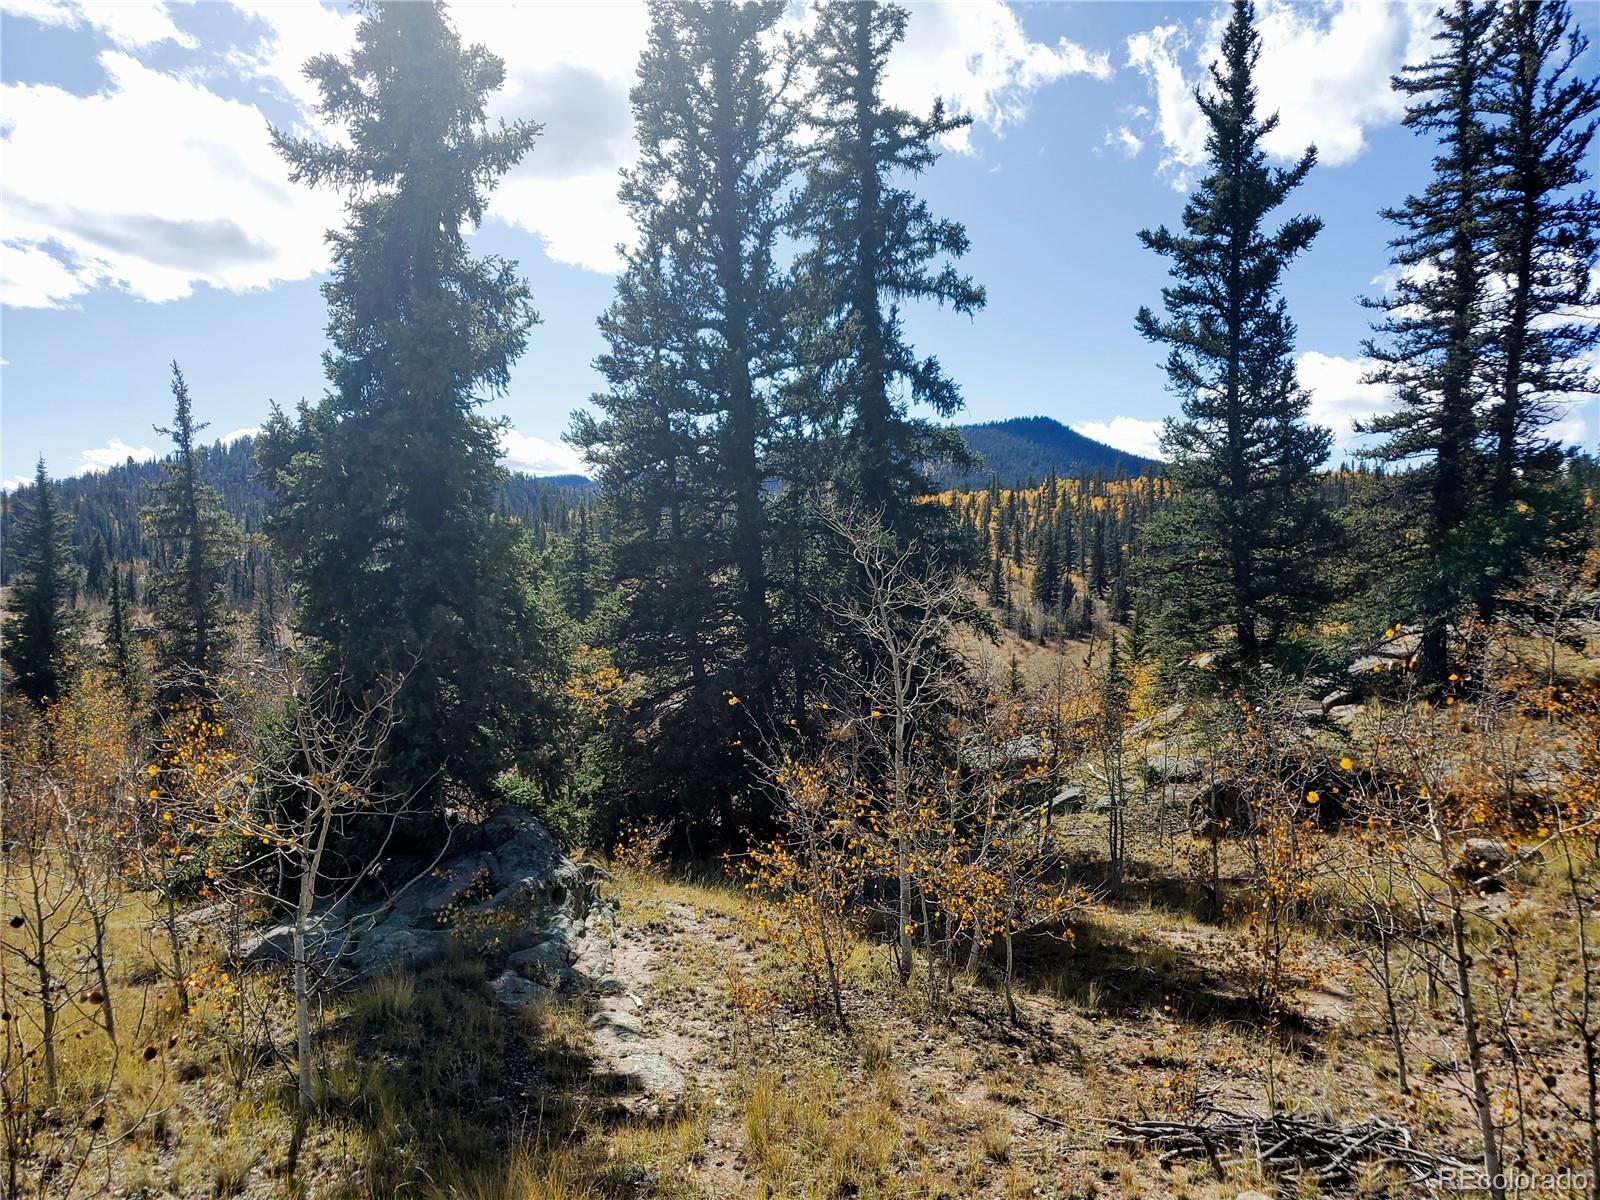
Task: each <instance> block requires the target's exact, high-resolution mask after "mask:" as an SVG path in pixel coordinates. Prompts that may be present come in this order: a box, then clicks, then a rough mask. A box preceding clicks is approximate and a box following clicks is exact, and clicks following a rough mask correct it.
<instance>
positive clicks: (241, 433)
mask: <svg viewBox="0 0 1600 1200" xmlns="http://www.w3.org/2000/svg"><path fill="white" fill-rule="evenodd" d="M260 436H261V426H259V425H245V426H243V427H241V428H239V429H230V430H228V432H227V433H225V434H223V435H222V436H221V437H219V438H218V439H217V441H219V442H221V443H222V444H223V445H224V446H231V445H233V444H234V443H235V442H237V441H238V440H239V439H240V438H253V437H260Z"/></svg>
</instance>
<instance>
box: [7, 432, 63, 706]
mask: <svg viewBox="0 0 1600 1200" xmlns="http://www.w3.org/2000/svg"><path fill="white" fill-rule="evenodd" d="M13 503H14V504H15V510H16V515H15V526H14V530H15V531H14V532H13V534H12V543H11V546H10V547H8V549H9V552H10V557H11V561H12V573H11V585H10V587H11V590H10V594H9V595H8V596H7V597H6V615H5V644H4V646H3V647H0V657H3V658H4V660H5V664H6V667H7V668H8V669H9V671H10V674H11V680H10V682H11V686H12V687H13V688H14V689H15V690H16V691H17V692H19V693H21V694H22V695H23V696H25V697H26V698H27V699H29V700H31V701H32V702H33V703H34V704H40V705H43V704H49V703H52V702H53V701H55V700H58V699H60V697H61V694H62V692H63V691H64V690H65V688H66V686H67V673H68V670H69V669H70V665H71V662H72V659H73V656H74V655H75V654H76V653H77V650H78V644H79V639H80V635H81V633H82V627H83V614H82V613H80V612H75V611H74V610H73V609H72V608H71V606H70V605H69V603H68V598H69V596H70V594H71V591H72V579H73V577H74V576H75V575H76V574H77V568H76V567H75V566H74V565H73V562H72V544H71V540H70V537H71V524H70V519H69V518H68V516H67V514H66V513H64V512H62V511H61V500H60V497H59V495H58V494H57V492H56V485H55V484H54V483H53V482H52V481H51V479H50V476H49V475H47V474H46V473H45V469H44V459H43V458H40V459H39V462H38V465H37V466H36V467H35V468H34V472H33V487H32V488H30V489H28V491H27V499H26V501H24V500H23V499H22V496H21V495H19V496H17V497H16V498H15V499H14V501H13Z"/></svg>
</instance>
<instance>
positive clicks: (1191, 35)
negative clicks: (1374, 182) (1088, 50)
mask: <svg viewBox="0 0 1600 1200" xmlns="http://www.w3.org/2000/svg"><path fill="white" fill-rule="evenodd" d="M1227 18H1228V10H1227V8H1226V7H1218V8H1216V9H1213V10H1211V11H1210V12H1209V13H1208V14H1207V15H1206V16H1205V17H1203V18H1200V19H1198V20H1196V21H1195V22H1193V23H1191V24H1190V25H1188V26H1180V25H1163V26H1158V27H1156V28H1154V29H1150V30H1147V31H1145V32H1143V33H1138V34H1135V35H1133V36H1132V37H1130V38H1129V39H1128V41H1127V53H1128V65H1129V66H1132V67H1134V68H1136V69H1137V70H1139V71H1140V72H1141V73H1142V74H1143V75H1144V76H1145V80H1146V83H1147V85H1148V87H1149V89H1150V94H1151V96H1152V97H1153V98H1154V100H1155V103H1156V108H1157V115H1156V117H1155V119H1154V122H1153V125H1154V132H1156V133H1157V134H1159V136H1160V138H1161V142H1162V147H1163V157H1162V162H1161V170H1162V174H1163V175H1164V176H1166V177H1167V178H1168V179H1170V180H1171V181H1172V183H1173V185H1174V186H1175V187H1179V188H1184V187H1187V186H1189V185H1190V183H1191V182H1192V180H1193V177H1194V171H1195V169H1196V168H1197V167H1198V166H1199V165H1200V164H1201V163H1202V162H1204V161H1205V136H1206V127H1205V122H1204V120H1203V119H1202V118H1201V116H1200V111H1199V108H1198V107H1197V106H1196V104H1195V101H1194V88H1195V85H1196V84H1197V83H1200V82H1201V81H1203V80H1206V74H1205V71H1206V67H1207V66H1208V65H1209V64H1210V63H1211V62H1212V61H1213V60H1214V59H1215V58H1216V57H1217V54H1218V48H1219V44H1220V41H1221V36H1222V30H1223V27H1224V25H1225V24H1226V21H1227ZM1435 26H1436V17H1435V15H1434V6H1433V5H1431V4H1375V3H1368V2H1364V0H1324V2H1322V3H1318V4H1302V3H1295V2H1293V0H1262V3H1261V4H1260V5H1259V6H1258V9H1257V27H1258V29H1259V30H1260V33H1261V44H1262V49H1261V59H1260V62H1259V64H1258V66H1257V69H1256V84H1257V87H1258V88H1259V91H1260V110H1261V112H1262V113H1263V114H1268V113H1272V112H1274V111H1276V112H1277V113H1279V115H1280V118H1281V120H1280V123H1279V125H1278V128H1277V129H1275V130H1274V131H1273V132H1272V133H1271V134H1270V135H1269V136H1268V137H1267V139H1266V141H1265V146H1266V148H1267V151H1268V153H1270V154H1272V155H1274V156H1276V157H1278V158H1280V159H1292V158H1296V157H1298V156H1299V155H1300V153H1301V152H1302V151H1303V150H1304V149H1305V148H1306V146H1307V145H1312V144H1314V145H1315V146H1316V147H1317V150H1318V155H1319V158H1320V161H1321V162H1323V163H1325V164H1327V165H1329V166H1342V165H1344V164H1346V163H1350V162H1353V161H1354V160H1355V159H1356V158H1358V157H1359V156H1360V155H1361V153H1362V151H1363V150H1365V149H1366V144H1367V143H1366V133H1367V131H1368V130H1369V129H1374V128H1381V127H1382V126H1385V125H1389V124H1393V123H1394V122H1396V121H1398V120H1399V119H1400V117H1401V116H1402V115H1403V113H1404V111H1405V105H1404V101H1403V99H1402V97H1400V96H1399V95H1397V94H1396V93H1395V92H1394V91H1393V89H1392V88H1390V86H1389V78H1390V76H1391V75H1393V74H1395V73H1396V72H1397V71H1398V70H1399V68H1400V67H1401V66H1402V65H1403V64H1404V63H1406V62H1414V61H1418V60H1420V59H1421V58H1422V57H1424V56H1425V55H1426V54H1427V53H1428V51H1429V46H1428V42H1429V39H1430V37H1431V36H1432V34H1433V31H1434V29H1435ZM1207 82H1209V81H1207Z"/></svg>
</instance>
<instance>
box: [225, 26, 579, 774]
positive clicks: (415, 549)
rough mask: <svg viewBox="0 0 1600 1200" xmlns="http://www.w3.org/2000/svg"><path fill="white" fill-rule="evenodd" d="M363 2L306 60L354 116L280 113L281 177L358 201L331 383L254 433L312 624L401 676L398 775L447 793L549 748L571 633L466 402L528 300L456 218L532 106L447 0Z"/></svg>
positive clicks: (272, 528)
mask: <svg viewBox="0 0 1600 1200" xmlns="http://www.w3.org/2000/svg"><path fill="white" fill-rule="evenodd" d="M361 11H362V19H361V22H360V24H359V26H358V27H357V30H356V43H355V48H354V50H353V52H352V53H351V55H350V57H349V59H348V60H341V59H340V58H338V57H335V56H333V55H322V56H319V57H317V58H314V59H312V60H311V61H310V63H308V64H307V66H306V74H307V77H308V78H309V79H310V80H311V81H312V82H313V83H315V84H316V85H317V87H318V89H319V91H320V93H321V102H320V106H319V111H320V113H321V115H322V118H323V119H324V120H325V121H326V122H327V123H328V124H329V125H330V126H336V127H339V128H341V129H342V130H343V132H344V135H345V136H344V138H343V139H341V140H339V141H335V142H322V141H317V140H311V139H306V138H301V137H297V136H293V135H291V134H289V133H286V132H284V131H281V130H280V131H275V132H274V135H273V138H274V142H275V144H276V146H277V148H278V151H279V153H280V154H281V155H282V156H283V157H284V159H285V160H286V161H287V162H288V163H289V165H290V167H291V178H292V179H293V180H295V181H296V182H300V183H305V184H308V185H310V186H314V187H331V188H335V189H338V190H339V191H341V192H343V193H344V194H345V196H346V211H347V213H348V222H347V224H346V225H345V227H344V228H343V229H339V230H335V231H333V232H332V233H330V234H329V240H330V242H331V244H332V247H333V271H332V277H331V278H330V279H329V281H328V282H327V284H326V285H324V288H323V294H324V296H325V297H326V298H327V301H328V307H329V321H328V337H329V340H330V342H331V343H332V348H331V350H330V351H329V352H328V354H327V355H326V357H325V365H326V371H327V376H328V384H329V386H328V390H327V392H326V394H325V396H324V398H323V399H322V400H321V402H320V403H318V404H316V405H307V404H302V405H301V407H300V409H299V412H298V414H297V417H296V419H295V420H292V421H291V420H290V419H289V417H288V416H287V415H286V414H284V413H283V412H282V411H280V410H277V409H276V408H275V409H274V412H273V415H272V417H271V419H270V420H269V422H268V423H267V426H266V429H265V430H264V432H263V434H262V436H261V438H260V439H259V441H258V443H257V447H256V453H257V459H258V462H259V463H260V466H261V469H262V473H263V475H264V476H265V478H266V479H267V480H268V481H269V482H270V484H271V485H272V487H273V488H274V490H275V491H276V493H277V496H276V499H275V501H274V504H273V507H272V509H271V511H270V515H269V517H268V520H267V523H266V528H267V532H268V534H269V536H270V538H271V540H272V543H273V546H274V549H275V556H276V558H277V560H278V561H279V562H280V563H281V564H282V565H283V567H284V568H285V570H286V571H287V572H288V574H289V575H290V577H291V579H292V580H293V581H294V585H295V589H296V598H297V600H298V605H297V612H296V621H297V624H298V628H299V630H300V632H301V633H302V635H303V640H304V644H305V645H306V646H307V648H308V650H309V651H310V654H311V657H312V658H313V659H314V660H316V661H317V662H319V663H320V664H321V669H322V670H324V671H326V672H327V673H329V674H330V675H332V674H335V673H336V674H337V675H338V676H339V677H340V678H342V679H343V680H344V681H345V686H346V687H348V688H349V689H350V690H352V691H353V692H356V693H363V692H366V691H367V690H368V689H370V688H372V687H373V686H374V685H375V684H376V681H377V680H378V679H379V678H380V677H382V676H386V675H394V674H403V675H404V677H405V684H404V687H403V689H402V691H401V693H400V695H399V698H398V700H397V713H396V729H395V731H394V732H393V733H392V734H391V737H390V741H389V760H390V761H389V770H390V772H391V780H390V784H391V786H393V787H394V788H395V789H396V790H397V791H400V792H402V793H406V794H409V793H412V792H419V791H420V792H424V793H426V798H427V799H433V800H437V799H438V798H439V797H440V796H441V795H442V794H443V790H444V787H445V785H446V784H448V783H450V782H452V781H454V782H456V783H459V784H462V785H465V786H467V787H470V788H473V789H476V790H478V791H479V792H480V794H482V793H486V792H487V790H488V788H489V787H490V784H491V783H492V780H493V778H494V776H495V775H496V774H498V773H499V772H500V771H501V770H503V769H505V768H506V767H507V766H509V765H513V764H516V765H520V766H523V767H524V768H525V769H528V770H534V769H544V770H550V771H553V770H555V769H556V765H555V764H556V757H555V756H554V755H551V754H550V753H548V751H549V747H550V745H551V744H552V741H553V737H554V734H553V730H552V729H551V721H552V719H553V717H554V710H553V708H552V704H553V703H554V702H553V701H551V700H550V699H549V697H550V696H552V695H558V694H559V680H560V679H561V678H562V677H563V676H564V674H565V670H564V666H563V641H562V636H561V634H560V630H559V627H558V626H557V625H556V623H555V621H554V617H553V614H552V613H551V612H550V611H549V610H548V608H547V607H546V605H545V604H544V603H543V602H542V600H541V598H540V590H539V586H538V580H537V564H536V561H535V555H534V551H533V547H532V545H531V539H530V538H529V536H528V534H527V532H526V530H525V529H524V528H523V527H522V526H521V525H520V524H519V523H517V522H513V521H508V520H502V519H499V518H497V517H496V516H495V512H494V510H495V506H496V505H497V504H498V503H499V501H500V499H501V497H502V494H503V489H504V485H505V473H504V471H503V470H502V468H501V467H500V466H499V464H498V461H497V460H498V452H499V436H500V431H501V424H500V422H498V421H495V420H491V419H489V418H487V417H485V416H483V415H482V414H481V412H480V411H479V410H480V407H481V405H482V404H483V403H484V401H485V400H486V399H487V398H488V397H490V396H497V395H500V394H501V393H503V391H504V389H505V387H506V385H507V382H508V380H509V372H510V369H511V365H512V363H513V362H514V361H515V360H516V359H517V357H518V356H519V355H521V353H522V351H523V349H524V347H525V346H526V344H527V338H528V332H529V330H530V329H531V328H532V326H533V325H534V324H535V323H536V321H537V320H538V315H537V313H536V312H535V311H534V308H533V304H532V300H531V297H530V295H529V291H528V287H527V284H526V283H525V282H524V281H523V279H522V278H521V277H520V276H519V275H518V273H517V267H516V264H514V263H512V262H509V261H506V260H504V259H500V258H496V257H492V256H491V257H483V258H474V257H472V256H471V255H470V254H469V253H468V249H467V244H466V240H465V236H464V230H466V229H467V228H469V227H471V226H475V225H477V224H478V223H479V222H480V221H481V220H482V217H483V213H484V209H485V207H486V205H487V203H488V198H489V191H490V189H491V188H492V186H493V185H494V182H495V181H496V180H497V179H499V178H500V177H501V176H502V175H504V174H505V173H506V172H507V171H509V170H510V169H511V168H512V167H514V166H515V165H516V164H517V163H518V162H519V161H520V160H521V159H522V157H523V156H524V155H525V154H526V153H527V152H528V150H529V149H530V147H531V146H532V145H533V143H534V140H535V138H536V137H537V136H538V133H539V127H538V126H537V125H535V124H532V123H530V122H528V121H516V122H513V123H510V124H506V123H496V124H491V123H490V122H489V120H488V119H487V117H486V115H485V109H486V107H487V106H488V104H489V101H490V97H491V96H492V95H493V94H494V92H495V91H496V90H498V89H499V88H500V86H501V85H502V83H503V82H504V80H505V66H504V64H503V63H502V61H501V60H500V59H499V58H497V57H496V56H495V55H493V54H491V53H489V52H488V51H487V50H485V49H484V48H483V47H481V46H473V45H464V44H463V43H462V42H461V39H460V37H459V36H458V35H457V34H456V32H455V30H454V29H453V28H452V26H451V25H450V23H449V21H448V19H447V18H446V15H445V12H444V9H443V7H442V5H439V4H436V3H414V4H413V3H377V4H369V5H366V6H364V7H363V8H362V10H361ZM546 782H550V781H549V780H547V781H546ZM552 786H553V784H552Z"/></svg>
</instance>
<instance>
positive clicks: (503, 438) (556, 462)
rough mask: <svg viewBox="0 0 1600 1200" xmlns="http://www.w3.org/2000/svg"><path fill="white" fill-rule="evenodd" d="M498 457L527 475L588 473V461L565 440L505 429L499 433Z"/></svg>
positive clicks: (513, 468) (515, 469) (514, 469)
mask: <svg viewBox="0 0 1600 1200" xmlns="http://www.w3.org/2000/svg"><path fill="white" fill-rule="evenodd" d="M500 461H501V462H502V463H504V464H505V465H506V466H508V467H510V468H511V469H512V470H513V471H526V472H528V473H529V474H530V475H587V474H588V473H589V464H588V463H586V462H584V461H583V457H582V456H581V455H580V454H579V453H578V452H577V451H576V450H574V449H573V448H572V447H571V446H568V445H567V444H566V443H564V442H547V441H545V439H544V438H542V437H532V436H530V435H528V434H524V433H518V432H517V431H516V430H515V429H507V430H505V431H504V432H503V433H502V434H501V435H500Z"/></svg>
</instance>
